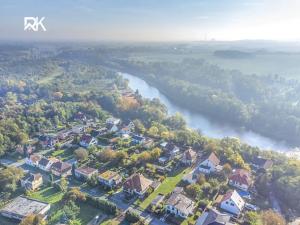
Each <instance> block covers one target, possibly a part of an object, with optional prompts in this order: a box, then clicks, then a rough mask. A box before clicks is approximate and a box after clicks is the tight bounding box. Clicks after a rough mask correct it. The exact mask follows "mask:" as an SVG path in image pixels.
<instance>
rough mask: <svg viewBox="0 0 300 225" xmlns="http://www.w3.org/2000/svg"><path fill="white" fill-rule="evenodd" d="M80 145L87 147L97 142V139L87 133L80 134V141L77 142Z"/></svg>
mask: <svg viewBox="0 0 300 225" xmlns="http://www.w3.org/2000/svg"><path fill="white" fill-rule="evenodd" d="M79 144H80V145H81V146H82V147H85V148H88V147H90V146H92V145H96V144H97V140H96V139H95V138H94V137H93V136H91V135H88V134H84V135H82V137H81V139H80V143H79Z"/></svg>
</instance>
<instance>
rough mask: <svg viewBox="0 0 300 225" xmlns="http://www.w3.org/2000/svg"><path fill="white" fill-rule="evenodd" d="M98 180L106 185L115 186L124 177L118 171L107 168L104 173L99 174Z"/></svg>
mask: <svg viewBox="0 0 300 225" xmlns="http://www.w3.org/2000/svg"><path fill="white" fill-rule="evenodd" d="M98 181H99V183H100V184H102V185H104V186H107V187H109V188H113V187H115V186H117V185H119V184H120V183H121V182H122V177H121V176H120V174H118V173H117V172H114V171H111V170H107V171H105V172H104V173H101V174H99V176H98Z"/></svg>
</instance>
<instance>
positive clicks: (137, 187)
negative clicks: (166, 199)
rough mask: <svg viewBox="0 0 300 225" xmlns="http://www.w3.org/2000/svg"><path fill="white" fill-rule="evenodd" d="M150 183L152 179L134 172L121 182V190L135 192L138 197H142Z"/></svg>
mask: <svg viewBox="0 0 300 225" xmlns="http://www.w3.org/2000/svg"><path fill="white" fill-rule="evenodd" d="M152 183H153V181H152V180H150V179H148V178H146V177H144V176H143V175H142V174H138V173H135V174H133V175H131V176H130V177H129V178H127V179H126V181H125V183H124V184H123V191H124V192H126V193H128V194H136V195H138V196H139V197H144V195H145V193H146V192H147V190H148V189H149V187H150V186H151V184H152Z"/></svg>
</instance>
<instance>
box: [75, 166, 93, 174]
mask: <svg viewBox="0 0 300 225" xmlns="http://www.w3.org/2000/svg"><path fill="white" fill-rule="evenodd" d="M76 170H77V171H79V172H80V173H83V174H87V175H88V174H91V173H95V172H96V171H97V170H96V169H94V168H91V167H88V166H83V167H80V168H77V169H76Z"/></svg>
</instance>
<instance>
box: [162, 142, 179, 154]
mask: <svg viewBox="0 0 300 225" xmlns="http://www.w3.org/2000/svg"><path fill="white" fill-rule="evenodd" d="M174 148H178V147H177V146H176V145H175V144H173V143H168V144H167V145H166V147H165V149H166V151H169V152H171V151H173V149H174Z"/></svg>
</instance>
